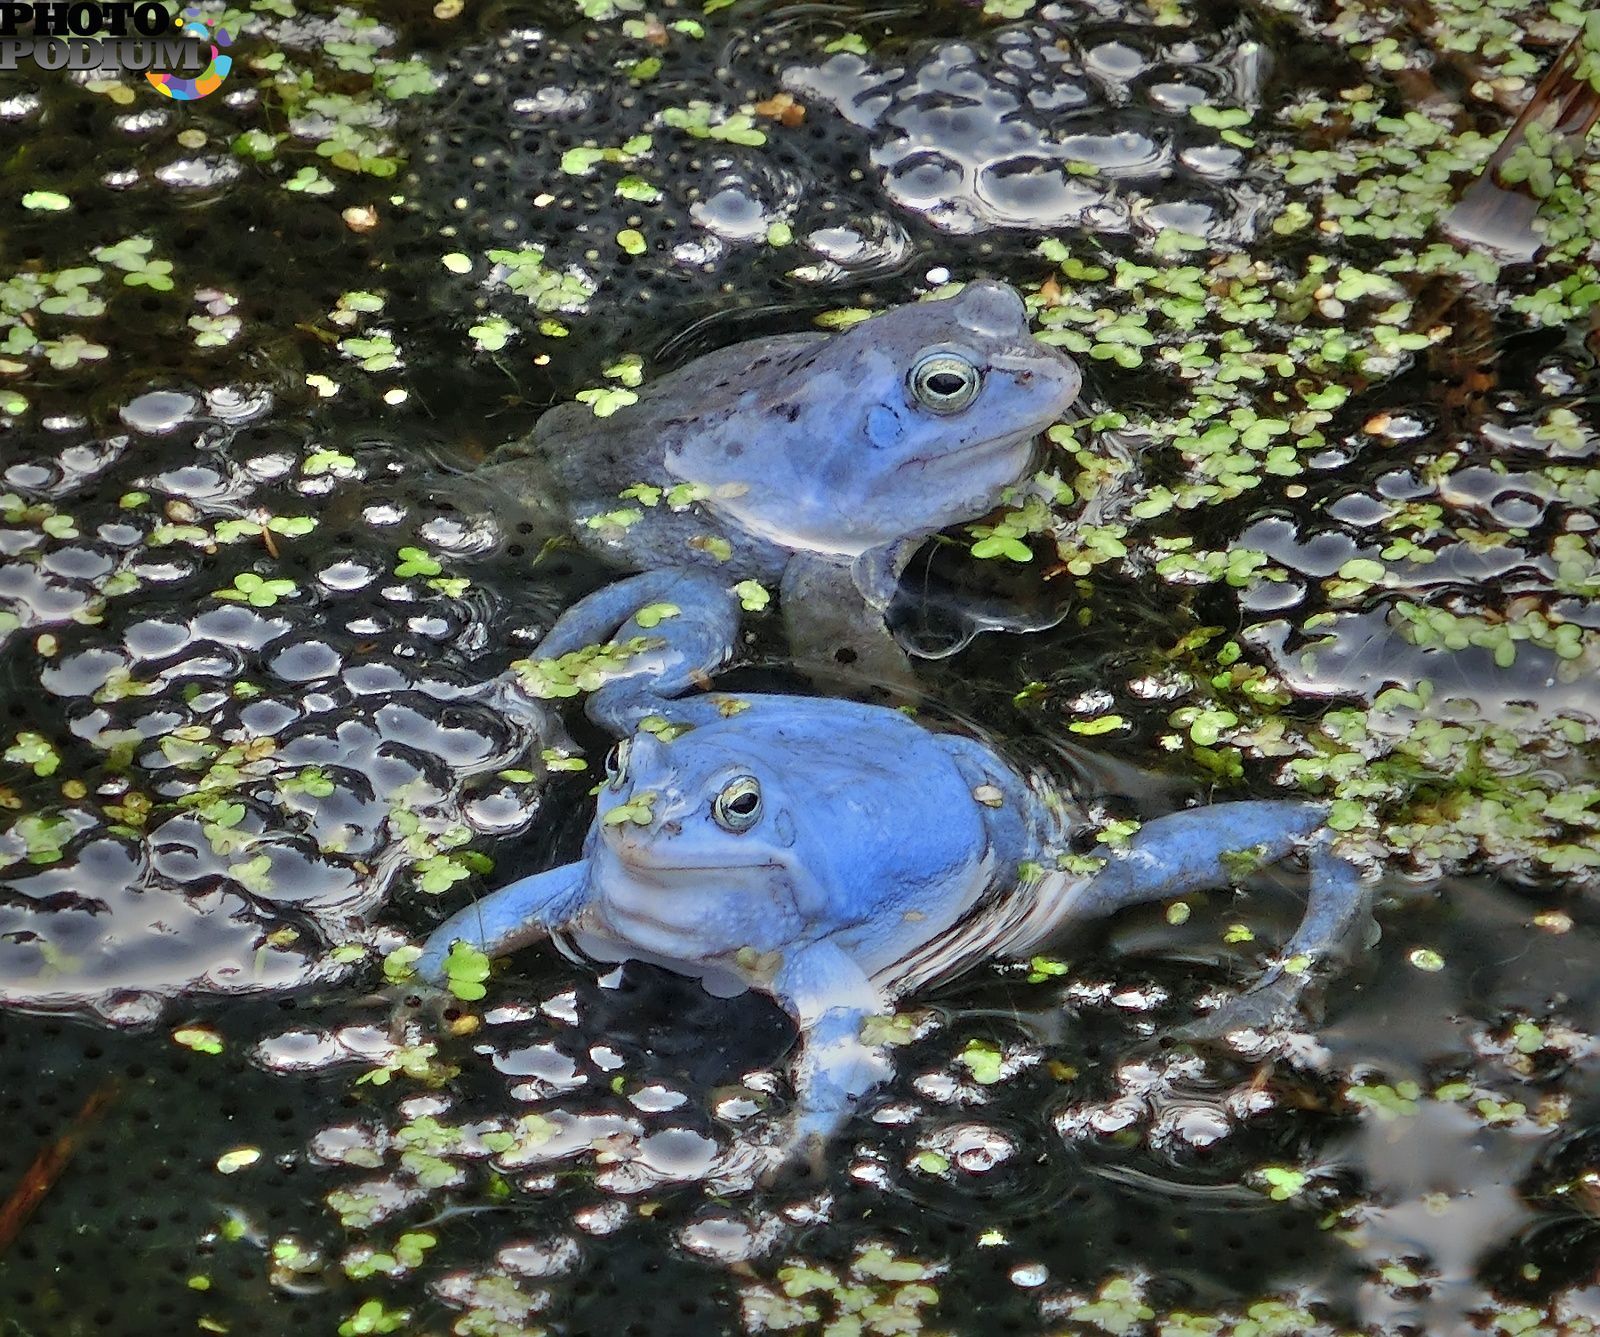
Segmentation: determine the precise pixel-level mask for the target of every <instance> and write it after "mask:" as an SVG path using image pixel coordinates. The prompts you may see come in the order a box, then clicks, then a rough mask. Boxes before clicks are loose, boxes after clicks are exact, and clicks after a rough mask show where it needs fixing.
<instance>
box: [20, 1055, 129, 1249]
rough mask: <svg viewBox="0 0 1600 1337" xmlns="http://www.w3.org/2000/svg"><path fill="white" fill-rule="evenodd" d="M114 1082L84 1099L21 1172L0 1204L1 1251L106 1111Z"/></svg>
mask: <svg viewBox="0 0 1600 1337" xmlns="http://www.w3.org/2000/svg"><path fill="white" fill-rule="evenodd" d="M116 1095H117V1084H116V1083H115V1082H108V1083H107V1084H106V1085H104V1086H102V1087H101V1088H100V1089H99V1090H98V1091H96V1092H95V1093H94V1094H93V1095H91V1096H90V1097H89V1098H88V1099H87V1100H86V1101H84V1102H83V1107H82V1108H81V1109H80V1110H79V1111H78V1113H77V1115H76V1116H75V1117H74V1118H73V1120H72V1123H71V1125H70V1126H69V1127H68V1128H67V1130H66V1132H64V1133H62V1134H61V1136H60V1137H58V1138H57V1139H56V1140H55V1141H54V1142H52V1143H50V1144H49V1145H48V1146H46V1147H44V1148H42V1149H41V1150H40V1152H39V1154H38V1155H37V1156H35V1157H34V1158H33V1163H32V1164H31V1165H29V1166H28V1168H27V1170H25V1171H24V1172H23V1175H22V1179H21V1181H20V1182H19V1183H18V1184H17V1186H16V1188H15V1189H13V1190H12V1191H11V1195H10V1196H9V1197H8V1198H7V1199H6V1200H5V1202H4V1203H3V1204H0V1253H4V1252H5V1251H6V1250H7V1249H8V1248H10V1247H11V1245H12V1243H13V1242H14V1241H15V1240H16V1238H17V1236H18V1235H20V1234H21V1233H22V1228H23V1227H24V1226H25V1225H27V1224H28V1221H29V1219H30V1218H31V1217H32V1216H33V1214H34V1212H35V1211H36V1210H38V1207H39V1204H40V1203H41V1202H43V1201H44V1199H45V1195H46V1194H47V1193H49V1192H50V1190H51V1189H52V1188H54V1187H55V1183H56V1180H58V1179H60V1178H61V1176H62V1174H63V1173H65V1171H66V1168H67V1166H68V1164H70V1163H71V1161H72V1158H73V1156H74V1155H75V1154H76V1153H77V1150H78V1144H79V1143H80V1142H81V1141H82V1140H83V1135H84V1134H85V1133H86V1132H87V1131H88V1130H89V1127H90V1125H91V1124H93V1123H94V1122H95V1121H96V1120H97V1119H99V1118H100V1116H101V1115H102V1114H104V1113H105V1112H106V1109H107V1108H108V1107H109V1106H110V1104H111V1102H112V1101H113V1100H114V1099H116Z"/></svg>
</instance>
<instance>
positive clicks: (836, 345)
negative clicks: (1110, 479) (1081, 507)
mask: <svg viewBox="0 0 1600 1337" xmlns="http://www.w3.org/2000/svg"><path fill="white" fill-rule="evenodd" d="M1080 384H1081V376H1080V374H1079V372H1078V369H1077V367H1076V366H1075V365H1074V364H1073V363H1072V361H1071V360H1070V359H1069V358H1067V357H1066V356H1065V355H1064V354H1062V353H1059V352H1057V351H1056V350H1055V349H1053V348H1050V347H1048V346H1047V345H1045V344H1042V343H1040V342H1038V340H1036V339H1035V338H1034V337H1033V335H1032V334H1031V333H1030V332H1029V330H1028V318H1027V311H1026V310H1025V309H1024V307H1023V303H1022V299H1021V297H1019V296H1018V295H1017V293H1016V291H1015V290H1014V289H1012V288H1010V287H1008V286H1007V285H1005V284H1003V283H994V282H978V283H971V284H968V285H967V286H966V287H965V288H963V289H962V290H961V291H960V292H959V293H957V294H956V295H955V296H954V297H948V298H943V299H941V300H936V301H929V302H913V303H911V304H910V305H907V306H902V307H897V308H895V309H893V310H891V311H887V312H884V313H883V314H882V315H879V316H876V317H874V318H873V319H871V320H868V321H865V322H862V323H861V324H858V325H856V326H853V327H852V328H850V329H849V330H847V331H845V332H844V333H842V334H837V335H832V336H829V335H825V334H790V335H783V336H781V337H777V338H766V339H757V340H752V341H749V342H746V343H741V344H735V345H733V346H732V347H729V348H724V349H721V350H719V351H717V352H714V353H710V354H708V355H706V356H705V357H702V358H699V359H697V360H696V361H694V362H691V363H690V364H689V365H687V366H685V367H682V368H680V369H679V370H678V371H676V372H673V373H672V374H671V375H669V376H665V377H663V378H662V379H660V380H658V381H654V382H652V383H650V384H649V385H647V386H645V387H644V388H643V389H642V390H641V391H640V392H639V395H638V400H637V402H635V403H633V404H630V405H629V406H627V407H625V408H623V409H621V410H620V411H618V412H616V413H614V414H612V415H611V416H609V417H607V418H603V419H602V418H596V417H595V416H594V414H593V413H591V412H590V410H589V408H588V407H587V406H585V405H583V404H567V405H563V406H561V407H559V408H556V409H553V410H551V411H550V412H549V413H547V414H545V416H544V417H543V418H541V419H540V420H539V422H538V424H537V426H536V427H535V429H534V432H533V435H532V437H531V438H529V439H528V440H526V441H521V442H517V443H514V444H513V445H510V446H508V447H506V448H504V449H503V450H502V451H501V452H500V453H499V454H498V455H497V456H496V457H495V458H494V459H492V460H491V461H490V463H489V465H488V466H487V467H486V468H485V469H484V470H483V471H482V478H483V479H484V480H485V481H486V482H488V483H489V484H490V485H492V486H494V487H495V488H497V489H499V490H500V491H502V492H507V493H510V494H511V495H513V496H516V497H519V498H521V499H522V500H523V502H524V503H525V504H526V505H528V506H529V507H531V508H532V509H535V510H549V509H551V508H554V509H555V511H556V512H557V513H558V518H559V519H560V521H561V522H562V523H564V524H565V525H566V526H567V527H568V528H569V529H570V531H571V533H572V535H573V537H575V538H576V539H577V540H578V542H579V543H580V544H582V545H583V546H584V547H585V548H587V549H588V550H590V551H591V552H593V553H595V554H596V555H598V556H600V557H602V558H603V559H605V560H606V561H607V562H609V563H610V564H611V565H613V566H617V567H620V568H622V569H625V570H627V569H631V570H635V571H638V572H640V573H641V574H639V575H636V576H634V577H632V578H630V579H626V580H622V581H619V582H618V583H616V584H614V585H610V586H608V587H605V588H603V589H601V590H599V591H597V592H596V593H595V594H593V595H591V596H590V597H589V598H587V599H583V600H580V601H579V602H578V603H577V604H575V605H574V606H573V607H572V608H570V609H568V610H567V612H566V613H565V614H564V615H563V616H562V617H561V619H560V620H559V621H558V622H557V623H556V625H555V627H554V628H553V629H552V630H551V632H550V634H549V637H548V638H547V640H546V641H545V643H544V644H543V645H542V646H541V647H540V651H539V652H540V654H542V655H545V656H550V657H554V656H558V655H561V654H565V653H567V652H569V651H572V650H576V649H578V648H580V647H582V646H584V645H588V644H591V643H594V642H596V641H598V640H600V639H601V637H602V634H603V629H604V628H608V627H612V626H615V625H616V624H617V623H618V622H619V621H620V620H622V618H624V617H626V616H627V615H628V614H629V613H630V612H631V611H632V610H633V609H635V608H639V607H643V606H645V605H647V604H650V603H653V602H658V601H660V600H661V599H662V598H663V597H664V596H663V594H662V590H663V588H664V587H665V585H666V584H668V583H670V584H671V585H672V586H673V589H674V591H675V593H674V599H673V602H675V603H676V604H677V605H679V606H680V607H681V608H682V609H683V611H684V612H685V613H686V614H688V615H690V616H699V615H701V613H702V612H703V610H705V609H707V608H713V607H719V606H721V605H724V604H728V603H729V602H730V601H731V600H732V599H733V595H732V593H731V589H732V586H733V585H734V584H736V583H738V582H740V581H744V580H757V581H761V582H764V583H766V584H769V585H775V586H777V587H778V589H779V602H780V605H781V607H782V609H783V612H784V617H785V620H786V622H787V624H788V629H789V640H790V645H791V646H792V647H793V649H794V651H795V653H796V654H797V655H799V656H801V657H806V656H815V655H816V654H818V653H819V652H823V651H826V652H827V653H829V654H832V655H833V656H834V657H836V658H838V657H840V656H839V655H838V650H839V649H841V648H842V649H846V650H848V651H849V652H850V653H849V655H847V656H844V658H845V659H846V661H847V662H849V661H851V660H854V661H857V662H858V663H859V667H860V668H861V670H862V671H863V672H866V673H868V674H873V673H877V674H881V675H882V676H885V677H894V676H902V672H901V670H902V667H903V658H902V657H901V656H900V653H899V651H898V649H897V647H895V646H894V644H893V641H892V639H891V638H890V637H889V636H888V634H887V632H886V631H885V629H884V626H883V615H882V610H883V609H884V607H886V606H887V604H888V602H889V599H890V597H891V596H892V595H893V592H894V588H895V584H896V582H897V581H898V579H899V575H900V572H901V570H902V569H903V567H904V566H905V563H906V562H907V561H908V560H909V559H910V557H911V555H912V554H913V553H914V552H915V551H916V549H917V547H918V546H920V545H921V544H922V542H923V541H924V540H925V539H926V538H927V537H928V535H930V534H932V533H934V532H935V531H937V530H939V529H942V528H944V527H945V526H947V525H951V524H955V523H958V522H960V521H964V520H973V519H976V518H978V517H979V516H981V515H983V514H985V513H986V512H988V511H989V510H991V509H992V508H993V507H994V506H995V504H996V503H997V502H998V501H999V500H1000V495H1001V493H1002V492H1003V491H1004V490H1005V489H1006V488H1007V487H1008V486H1010V485H1011V484H1013V483H1016V482H1018V481H1019V480H1020V479H1021V478H1022V477H1023V476H1024V475H1025V474H1026V473H1027V471H1028V467H1029V464H1030V462H1031V461H1032V459H1033V452H1034V445H1035V441H1036V439H1037V437H1038V435H1039V434H1040V433H1041V432H1043V431H1044V430H1045V428H1047V427H1048V426H1050V424H1051V423H1053V422H1055V421H1056V420H1057V419H1058V418H1060V417H1061V416H1062V414H1063V413H1065V412H1066V410H1067V408H1068V407H1069V406H1070V405H1071V404H1072V402H1073V400H1074V399H1075V398H1076V397H1077V394H1078V388H1079V385H1080ZM686 571H689V572H694V573H695V578H694V579H693V580H684V579H681V578H680V577H681V576H682V575H683V574H684V573H685V572H686Z"/></svg>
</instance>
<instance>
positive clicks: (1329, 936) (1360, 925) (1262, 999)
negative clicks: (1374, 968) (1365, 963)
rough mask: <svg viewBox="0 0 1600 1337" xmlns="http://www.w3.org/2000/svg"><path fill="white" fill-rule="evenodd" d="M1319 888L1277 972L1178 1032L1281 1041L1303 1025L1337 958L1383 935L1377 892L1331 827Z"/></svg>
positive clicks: (1314, 879)
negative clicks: (1375, 913) (1342, 850)
mask: <svg viewBox="0 0 1600 1337" xmlns="http://www.w3.org/2000/svg"><path fill="white" fill-rule="evenodd" d="M1312 842H1313V843H1312V846H1311V854H1310V860H1309V862H1310V866H1311V887H1310V894H1309V896H1308V898H1307V902H1306V912H1305V915H1304V916H1303V917H1302V918H1301V920H1300V925H1299V927H1298V928H1296V929H1295V931H1294V934H1293V936H1292V937H1291V938H1290V939H1289V941H1288V942H1287V943H1285V944H1284V946H1283V948H1282V949H1281V950H1280V951H1279V953H1278V959H1277V960H1276V961H1275V962H1274V964H1273V965H1272V967H1271V968H1270V969H1269V970H1268V971H1267V972H1266V973H1265V974H1264V975H1263V976H1262V977H1261V978H1260V979H1259V980H1257V981H1256V982H1255V983H1254V984H1252V985H1251V986H1250V987H1249V988H1248V989H1246V990H1245V991H1244V992H1243V993H1240V994H1236V995H1235V996H1234V997H1232V998H1230V999H1228V1000H1227V1001H1226V1002H1225V1003H1223V1004H1222V1006H1220V1007H1219V1008H1217V1009H1216V1010H1215V1011H1214V1012H1210V1013H1208V1014H1207V1015H1205V1016H1203V1017H1199V1018H1197V1019H1196V1020H1194V1021H1192V1022H1190V1023H1189V1024H1188V1025H1186V1026H1181V1027H1179V1028H1178V1029H1176V1030H1175V1031H1173V1032H1172V1038H1174V1039H1177V1040H1187V1041H1198V1042H1206V1041H1221V1042H1224V1043H1226V1042H1228V1038H1229V1036H1231V1035H1236V1034H1238V1033H1240V1032H1254V1033H1256V1034H1257V1035H1259V1036H1275V1035H1281V1034H1283V1033H1285V1032H1292V1031H1296V1030H1299V1029H1301V1028H1303V1027H1304V1026H1305V1024H1306V1022H1307V1020H1308V1017H1307V1010H1308V1005H1309V1004H1310V1003H1311V1002H1312V1001H1313V999H1314V996H1315V995H1316V993H1317V991H1318V988H1319V986H1320V984H1321V983H1322V980H1323V978H1324V975H1325V971H1324V970H1322V969H1319V967H1325V966H1326V964H1327V963H1328V962H1330V961H1334V960H1337V959H1340V958H1348V957H1350V956H1353V955H1354V954H1355V953H1356V952H1357V951H1360V950H1361V949H1362V948H1363V947H1366V946H1368V945H1369V944H1370V943H1371V942H1372V941H1373V939H1374V938H1375V937H1376V936H1377V924H1376V921H1375V920H1374V919H1373V917H1372V906H1371V895H1370V893H1369V891H1368V889H1367V887H1366V885H1365V883H1364V881H1363V879H1362V876H1361V870H1360V869H1359V868H1357V867H1356V866H1355V865H1354V864H1353V863H1351V862H1350V861H1349V860H1348V859H1345V858H1343V857H1341V856H1340V855H1339V854H1337V853H1335V852H1334V850H1333V848H1332V844H1333V837H1332V833H1331V832H1329V831H1328V830H1327V829H1326V828H1323V829H1321V830H1319V831H1318V832H1317V833H1316V834H1315V835H1313V837H1312Z"/></svg>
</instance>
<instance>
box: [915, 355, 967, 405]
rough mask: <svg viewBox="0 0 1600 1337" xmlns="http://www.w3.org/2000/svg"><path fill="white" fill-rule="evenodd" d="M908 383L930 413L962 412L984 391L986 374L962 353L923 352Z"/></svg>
mask: <svg viewBox="0 0 1600 1337" xmlns="http://www.w3.org/2000/svg"><path fill="white" fill-rule="evenodd" d="M906 383H907V384H908V385H909V386H910V387H911V397H912V398H913V399H915V400H916V401H917V403H919V404H921V405H922V407H923V408H925V409H927V410H928V411H929V412H930V413H960V412H961V410H962V409H964V408H966V406H967V405H968V404H970V403H972V401H973V400H974V399H976V398H977V397H978V391H979V390H981V389H983V373H982V372H981V371H979V370H978V368H977V366H976V365H975V364H974V363H973V362H972V360H971V359H970V358H966V357H963V356H962V355H961V354H960V353H924V354H923V355H922V356H921V357H919V358H918V359H917V361H916V364H915V365H914V366H913V367H912V368H911V375H910V376H909V377H907V379H906Z"/></svg>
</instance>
